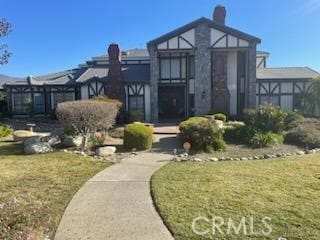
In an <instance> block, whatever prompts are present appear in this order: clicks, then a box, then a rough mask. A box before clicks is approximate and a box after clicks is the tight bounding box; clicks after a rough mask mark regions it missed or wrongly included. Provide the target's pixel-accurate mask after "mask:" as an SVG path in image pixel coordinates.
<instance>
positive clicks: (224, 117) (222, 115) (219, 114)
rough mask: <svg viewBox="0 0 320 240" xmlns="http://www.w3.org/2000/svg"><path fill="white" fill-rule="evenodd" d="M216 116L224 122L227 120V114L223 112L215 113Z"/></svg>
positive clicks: (216, 118) (215, 117)
mask: <svg viewBox="0 0 320 240" xmlns="http://www.w3.org/2000/svg"><path fill="white" fill-rule="evenodd" d="M213 116H214V119H215V120H220V121H222V122H226V121H227V116H226V115H225V114H223V113H216V114H213Z"/></svg>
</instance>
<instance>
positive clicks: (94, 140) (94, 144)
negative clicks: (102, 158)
mask: <svg viewBox="0 0 320 240" xmlns="http://www.w3.org/2000/svg"><path fill="white" fill-rule="evenodd" d="M106 139H107V137H106V134H105V133H96V134H93V135H92V136H91V138H90V143H91V144H90V145H91V149H93V150H96V149H97V148H99V147H101V146H103V145H104V143H105V141H106Z"/></svg>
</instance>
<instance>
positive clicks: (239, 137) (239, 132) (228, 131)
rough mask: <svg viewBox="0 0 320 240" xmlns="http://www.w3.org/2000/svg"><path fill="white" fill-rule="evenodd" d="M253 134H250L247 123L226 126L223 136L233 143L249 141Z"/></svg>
mask: <svg viewBox="0 0 320 240" xmlns="http://www.w3.org/2000/svg"><path fill="white" fill-rule="evenodd" d="M252 135H253V134H251V133H250V134H249V131H248V128H247V127H246V126H245V125H235V126H226V127H225V128H224V134H223V137H224V139H225V140H226V141H228V142H232V143H247V142H248V139H250V138H251V137H252Z"/></svg>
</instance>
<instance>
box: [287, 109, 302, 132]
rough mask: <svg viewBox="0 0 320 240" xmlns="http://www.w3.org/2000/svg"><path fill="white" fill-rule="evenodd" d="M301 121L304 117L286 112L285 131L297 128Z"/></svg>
mask: <svg viewBox="0 0 320 240" xmlns="http://www.w3.org/2000/svg"><path fill="white" fill-rule="evenodd" d="M303 120H304V117H303V116H302V115H301V114H300V113H297V112H292V111H288V112H287V117H286V118H285V130H290V129H292V128H295V127H297V126H298V125H299V124H300V123H302V122H303Z"/></svg>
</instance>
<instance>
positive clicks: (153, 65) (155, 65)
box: [148, 47, 159, 123]
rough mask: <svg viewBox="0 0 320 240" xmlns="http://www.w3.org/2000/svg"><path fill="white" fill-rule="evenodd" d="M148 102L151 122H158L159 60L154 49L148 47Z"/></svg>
mask: <svg viewBox="0 0 320 240" xmlns="http://www.w3.org/2000/svg"><path fill="white" fill-rule="evenodd" d="M148 50H149V54H150V102H151V121H152V122H153V123H157V122H158V120H159V119H158V117H159V111H158V80H159V59H158V53H157V50H156V47H150V48H149V49H148Z"/></svg>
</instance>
